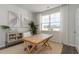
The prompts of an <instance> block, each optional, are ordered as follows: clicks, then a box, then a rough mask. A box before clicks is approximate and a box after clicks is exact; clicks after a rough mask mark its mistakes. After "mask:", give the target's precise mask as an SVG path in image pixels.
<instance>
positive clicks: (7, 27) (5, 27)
mask: <svg viewBox="0 0 79 59" xmlns="http://www.w3.org/2000/svg"><path fill="white" fill-rule="evenodd" d="M1 28H2V29H9V28H10V27H9V26H6V25H1Z"/></svg>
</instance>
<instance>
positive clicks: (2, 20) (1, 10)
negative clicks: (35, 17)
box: [0, 4, 32, 47]
mask: <svg viewBox="0 0 79 59" xmlns="http://www.w3.org/2000/svg"><path fill="white" fill-rule="evenodd" d="M8 11H13V12H15V13H17V14H18V15H22V16H25V17H28V19H29V20H32V13H31V12H29V11H28V10H24V9H22V8H19V7H16V6H14V5H8V4H7V5H6V4H5V5H0V25H9V24H8ZM26 30H27V28H25V29H21V28H18V31H26ZM5 40H6V37H5V32H4V31H2V30H1V29H0V47H1V46H4V45H5Z"/></svg>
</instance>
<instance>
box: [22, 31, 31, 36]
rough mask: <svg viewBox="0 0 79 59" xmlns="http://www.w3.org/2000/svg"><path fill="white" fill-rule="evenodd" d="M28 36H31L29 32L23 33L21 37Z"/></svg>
mask: <svg viewBox="0 0 79 59" xmlns="http://www.w3.org/2000/svg"><path fill="white" fill-rule="evenodd" d="M29 36H32V35H31V33H30V32H25V33H23V37H29Z"/></svg>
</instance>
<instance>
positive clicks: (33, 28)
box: [29, 21, 37, 35]
mask: <svg viewBox="0 0 79 59" xmlns="http://www.w3.org/2000/svg"><path fill="white" fill-rule="evenodd" d="M29 25H30V31H31V33H32V35H35V34H37V25H35V24H34V22H33V21H31V22H30V23H29Z"/></svg>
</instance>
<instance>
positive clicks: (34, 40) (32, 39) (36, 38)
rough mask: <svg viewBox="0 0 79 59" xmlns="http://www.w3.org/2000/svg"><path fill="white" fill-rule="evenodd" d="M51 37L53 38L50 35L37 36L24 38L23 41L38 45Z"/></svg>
mask: <svg viewBox="0 0 79 59" xmlns="http://www.w3.org/2000/svg"><path fill="white" fill-rule="evenodd" d="M52 36H53V35H52V34H37V35H33V36H30V37H24V38H23V40H25V41H28V42H31V43H34V44H38V43H40V42H42V41H44V40H46V39H49V38H50V37H52Z"/></svg>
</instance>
